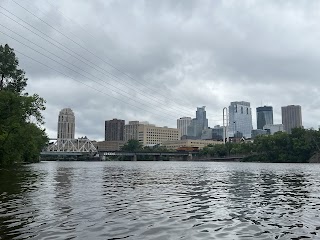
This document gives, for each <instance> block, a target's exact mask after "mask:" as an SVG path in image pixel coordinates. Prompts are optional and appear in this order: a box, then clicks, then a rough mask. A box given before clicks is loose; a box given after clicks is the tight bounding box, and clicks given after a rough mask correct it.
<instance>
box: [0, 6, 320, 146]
mask: <svg viewBox="0 0 320 240" xmlns="http://www.w3.org/2000/svg"><path fill="white" fill-rule="evenodd" d="M319 29H320V1H317V0H315V1H313V0H305V1H303V0H301V1H286V0H282V1H279V0H269V1H263V0H256V1H254V0H247V1H246V0H243V1H238V0H214V1H213V0H210V1H209V0H207V1H206V0H161V1H158V0H157V1H156V0H154V1H152V0H150V1H146V0H135V1H132V0H123V1H117V0H90V1H88V0H77V1H73V0H55V1H50V0H0V44H5V43H8V44H9V45H10V46H11V47H13V48H14V49H15V50H16V55H17V56H18V58H19V60H20V67H21V68H22V69H24V70H25V71H26V73H27V77H28V78H29V82H28V87H27V91H28V92H29V93H38V94H39V95H40V96H42V97H43V98H45V99H46V101H47V103H46V107H47V109H46V111H45V112H44V113H43V114H44V116H45V121H46V124H45V128H46V129H47V133H48V135H49V136H50V137H56V128H57V118H58V114H59V111H60V110H61V109H62V108H65V107H70V108H72V109H73V110H74V112H75V115H76V135H77V136H78V137H80V136H85V135H86V136H88V137H89V138H90V139H97V140H99V139H101V140H102V139H103V137H104V121H105V120H108V119H112V118H120V119H125V120H126V121H129V120H140V121H149V122H150V123H155V124H156V125H159V126H165V125H166V126H170V127H176V119H177V118H180V117H182V116H190V117H195V110H196V107H197V106H206V110H207V115H208V119H209V125H210V126H212V127H213V126H214V125H217V124H222V109H223V107H225V106H228V105H229V104H230V102H231V101H248V102H250V103H251V107H252V112H253V123H254V126H253V127H254V128H256V114H255V108H256V107H258V106H261V104H262V105H272V106H273V108H274V122H275V123H281V106H286V105H291V104H297V105H301V106H302V114H303V125H304V126H305V127H307V128H309V127H315V128H317V127H318V125H319V124H320V120H319V119H320V112H319V111H318V106H319V103H320V95H319V90H320V89H319V84H318V82H319V80H320V79H319V77H320V48H319V42H320V31H319Z"/></svg>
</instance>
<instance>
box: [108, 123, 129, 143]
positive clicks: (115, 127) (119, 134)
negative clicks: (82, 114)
mask: <svg viewBox="0 0 320 240" xmlns="http://www.w3.org/2000/svg"><path fill="white" fill-rule="evenodd" d="M124 124H125V121H124V120H120V119H116V118H114V119H112V120H108V121H105V140H106V141H123V139H124V137H123V136H124V135H123V134H124Z"/></svg>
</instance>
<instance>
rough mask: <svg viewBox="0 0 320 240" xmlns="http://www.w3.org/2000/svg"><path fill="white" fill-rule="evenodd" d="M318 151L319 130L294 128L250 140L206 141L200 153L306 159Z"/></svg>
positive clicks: (263, 159) (260, 159)
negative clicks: (205, 145) (220, 142)
mask: <svg viewBox="0 0 320 240" xmlns="http://www.w3.org/2000/svg"><path fill="white" fill-rule="evenodd" d="M317 152H320V131H318V130H310V129H302V128H295V129H293V130H292V133H291V134H288V133H285V132H278V133H275V134H274V135H262V136H258V137H256V138H255V139H254V141H253V142H240V143H226V144H225V145H224V144H221V145H208V146H207V147H205V148H203V149H202V150H200V153H199V154H200V156H211V157H224V156H232V155H237V156H239V155H242V156H246V157H245V158H244V159H243V161H258V162H280V163H281V162H292V163H295V162H296V163H305V162H308V161H309V159H310V158H311V157H312V156H313V155H314V154H315V153H317Z"/></svg>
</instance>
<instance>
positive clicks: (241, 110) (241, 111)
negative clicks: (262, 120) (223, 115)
mask: <svg viewBox="0 0 320 240" xmlns="http://www.w3.org/2000/svg"><path fill="white" fill-rule="evenodd" d="M235 112H236V113H237V112H238V105H236V108H235ZM246 112H247V114H249V108H247V109H246ZM240 113H241V114H243V107H242V106H241V108H240Z"/></svg>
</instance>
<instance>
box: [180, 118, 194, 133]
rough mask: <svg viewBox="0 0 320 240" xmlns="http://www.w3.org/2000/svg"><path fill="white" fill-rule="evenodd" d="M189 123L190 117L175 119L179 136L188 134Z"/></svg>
mask: <svg viewBox="0 0 320 240" xmlns="http://www.w3.org/2000/svg"><path fill="white" fill-rule="evenodd" d="M190 123H191V117H182V118H179V119H177V128H178V129H179V130H180V133H181V136H184V135H187V134H188V127H189V125H190Z"/></svg>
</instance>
